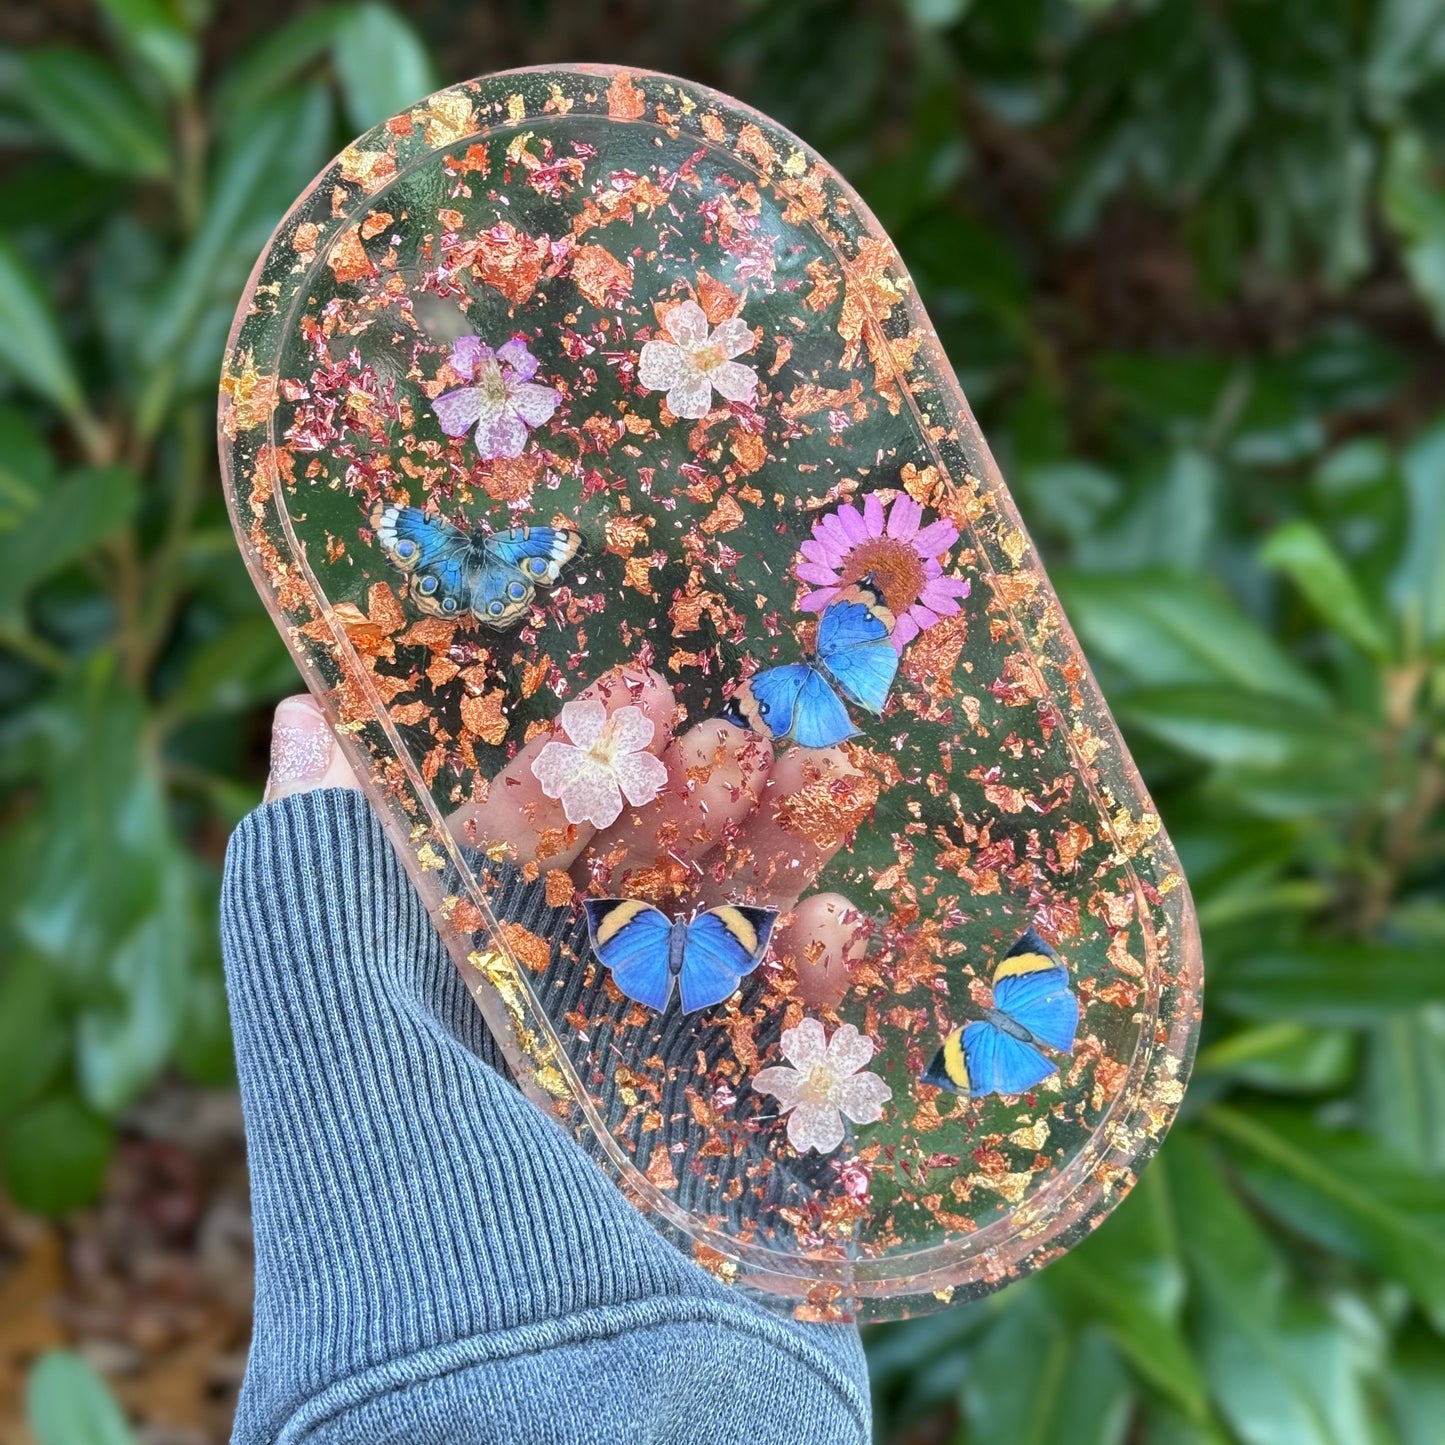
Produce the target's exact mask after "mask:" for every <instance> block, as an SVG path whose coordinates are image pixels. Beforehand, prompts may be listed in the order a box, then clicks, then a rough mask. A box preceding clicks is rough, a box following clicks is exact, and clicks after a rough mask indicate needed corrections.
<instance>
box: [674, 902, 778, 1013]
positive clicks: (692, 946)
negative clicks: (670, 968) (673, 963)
mask: <svg viewBox="0 0 1445 1445" xmlns="http://www.w3.org/2000/svg"><path fill="white" fill-rule="evenodd" d="M777 921H778V913H777V910H776V909H775V908H749V907H746V906H745V905H743V904H741V903H733V904H726V905H724V906H723V907H721V908H710V909H708V910H707V912H706V913H699V914H698V915H697V917H696V918H694V919H693V920H692V922H691V923H690V924H689V925H688V929H687V945H686V947H685V948H684V950H683V955H682V972H681V974H680V975H679V977H678V983H679V985H680V986H681V991H682V1011H683V1013H685V1014H690V1013H696V1012H697V1010H698V1009H701V1008H711V1007H712V1006H713V1004H718V1003H721V1002H722V1001H723V1000H724V999H725V998H730V997H731V996H732V994H733V993H734V992H735V990H736V989H737V986H738V984H739V983H740V982H741V981H742V978H743V976H744V975H745V974H749V973H751V972H752V971H753V970H754V969H755V968H756V967H757V966H758V963H759V962H760V961H761V959H762V956H763V954H765V953H766V952H767V951H768V939H769V938H770V937H771V936H772V932H773V925H774V924H775V923H776V922H777Z"/></svg>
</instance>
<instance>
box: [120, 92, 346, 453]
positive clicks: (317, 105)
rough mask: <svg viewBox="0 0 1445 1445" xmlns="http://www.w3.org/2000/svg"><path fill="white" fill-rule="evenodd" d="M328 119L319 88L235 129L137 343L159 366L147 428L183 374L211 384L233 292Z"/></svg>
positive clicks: (145, 406)
mask: <svg viewBox="0 0 1445 1445" xmlns="http://www.w3.org/2000/svg"><path fill="white" fill-rule="evenodd" d="M330 126H331V108H330V102H329V101H328V99H327V96H326V94H325V92H324V91H322V90H320V89H315V90H312V91H310V92H308V93H306V94H304V95H300V96H290V97H286V98H285V99H283V100H277V101H273V102H270V103H269V104H268V105H267V106H266V107H265V108H264V109H263V110H261V111H260V112H259V113H258V114H255V115H251V116H248V117H246V119H245V120H244V121H243V122H240V123H238V124H237V125H236V126H235V127H234V128H233V129H234V134H233V136H232V138H231V140H230V142H229V143H228V145H227V146H225V147H224V148H223V152H222V155H221V157H220V159H219V160H218V162H217V165H216V172H215V177H214V181H213V183H212V186H211V190H210V194H209V195H208V197H207V200H206V208H205V215H204V218H203V219H202V222H201V225H200V228H199V230H198V231H197V232H196V234H195V236H194V237H192V239H191V242H190V244H189V246H187V248H186V250H185V252H184V253H183V254H182V256H181V258H180V260H179V262H178V263H177V265H176V269H175V272H174V274H173V276H172V277H171V278H170V279H169V281H168V282H167V283H166V285H165V286H164V287H163V289H162V294H163V296H164V298H165V299H164V302H163V304H162V305H160V306H159V307H158V308H157V310H156V312H155V314H154V316H153V318H152V321H151V325H150V327H149V329H148V330H147V332H146V333H145V335H144V336H143V337H142V338H141V340H140V345H139V350H140V354H141V356H142V357H143V358H144V360H145V363H146V365H147V366H148V367H149V368H151V371H152V376H151V381H150V384H149V387H148V389H147V391H146V393H145V394H144V395H143V396H142V398H141V400H140V402H139V403H138V411H139V414H140V423H141V425H142V426H144V427H145V428H147V429H151V430H153V429H154V428H156V427H158V426H159V424H160V422H161V420H162V419H163V418H164V415H165V412H166V409H167V407H168V406H169V401H170V396H171V394H172V392H173V391H174V389H175V387H176V385H177V377H178V374H179V373H181V372H184V373H185V374H186V375H187V377H188V378H194V379H196V380H197V381H199V380H200V379H201V378H202V377H204V381H205V385H206V386H207V387H208V388H214V386H215V378H216V376H217V375H219V373H220V369H221V351H222V347H223V344H224V341H225V334H226V329H227V327H228V326H229V324H230V317H231V313H232V312H233V311H234V308H235V298H236V296H237V295H238V294H239V292H240V290H241V289H242V287H243V286H244V284H245V280H246V276H247V275H248V274H249V272H250V269H251V266H252V265H253V264H254V262H255V258H256V253H257V252H258V251H259V250H260V249H261V248H262V247H263V246H264V245H265V243H266V239H267V237H268V236H269V235H270V233H271V230H272V229H273V228H274V227H275V225H276V223H277V222H278V221H279V220H280V219H281V217H282V215H283V214H284V213H285V211H286V208H287V206H289V205H290V203H291V202H292V200H293V199H294V198H295V196H296V194H297V192H298V191H300V190H301V189H302V188H303V187H304V186H305V185H306V183H307V182H308V181H309V180H311V178H312V177H313V176H314V175H315V173H316V170H317V169H318V168H319V166H320V164H321V161H322V160H323V159H324V155H325V147H326V142H327V138H328V136H329V132H330ZM212 319H214V325H212V324H211V321H212ZM197 346H201V347H202V348H203V353H204V355H203V356H201V357H197V356H195V355H193V351H194V349H195V348H196V347H197Z"/></svg>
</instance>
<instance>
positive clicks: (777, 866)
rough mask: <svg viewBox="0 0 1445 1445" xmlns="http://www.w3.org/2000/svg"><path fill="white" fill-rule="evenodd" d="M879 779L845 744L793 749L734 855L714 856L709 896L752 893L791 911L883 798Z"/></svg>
mask: <svg viewBox="0 0 1445 1445" xmlns="http://www.w3.org/2000/svg"><path fill="white" fill-rule="evenodd" d="M871 783H872V780H871V779H870V778H869V777H868V775H867V774H866V773H864V772H862V771H861V770H860V769H859V768H856V767H854V765H853V764H852V763H851V762H849V761H848V756H847V754H846V753H845V752H844V751H843V750H842V749H841V748H790V749H789V750H788V751H787V752H785V753H783V754H782V756H780V757H779V758H777V759H776V760H775V761H774V763H773V768H772V773H771V776H770V777H769V779H768V788H767V791H766V793H765V794H764V796H763V800H762V802H761V804H759V806H758V807H757V809H756V810H755V811H754V812H753V815H752V816H751V818H749V819H748V821H747V822H746V823H745V824H744V825H743V827H742V828H741V829H740V830H739V833H738V836H737V838H736V840H734V841H731V842H730V843H729V845H728V849H727V856H726V857H725V858H724V859H716V860H710V865H709V867H708V870H707V871H708V875H709V876H708V878H707V880H706V882H705V883H704V885H703V889H702V892H703V896H704V898H705V899H706V900H707V901H709V902H717V901H720V900H722V899H724V898H740V897H745V898H747V899H748V900H749V901H751V902H753V903H758V904H761V905H763V906H765V907H770V908H777V909H779V910H780V911H782V912H786V911H787V910H788V909H789V908H791V907H792V906H793V904H794V903H796V902H797V900H798V899H799V898H800V897H801V896H802V895H803V894H804V893H806V892H807V890H808V889H809V888H811V887H812V885H813V880H814V879H816V878H817V876H818V874H819V873H821V872H822V871H823V869H824V868H825V867H826V866H827V864H828V862H829V860H830V859H831V858H832V857H833V855H834V854H835V853H836V852H837V851H838V850H839V848H841V847H842V846H843V844H844V843H845V842H846V841H847V839H848V838H849V837H850V836H851V835H852V832H853V830H854V829H855V828H856V827H857V826H858V824H859V822H861V821H862V819H863V818H864V817H865V816H866V814H867V812H868V810H869V808H871V807H872V805H873V803H874V802H875V801H876V800H877V789H876V788H875V787H873V786H871ZM719 864H721V865H722V866H719Z"/></svg>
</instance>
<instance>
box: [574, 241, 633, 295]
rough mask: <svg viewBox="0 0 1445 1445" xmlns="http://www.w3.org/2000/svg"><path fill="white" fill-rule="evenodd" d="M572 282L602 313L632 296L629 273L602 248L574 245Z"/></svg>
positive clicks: (615, 258) (610, 253)
mask: <svg viewBox="0 0 1445 1445" xmlns="http://www.w3.org/2000/svg"><path fill="white" fill-rule="evenodd" d="M572 279H573V280H574V281H575V282H576V283H577V289H578V290H579V291H580V292H581V293H582V294H583V296H585V297H586V298H587V300H589V301H590V302H591V303H592V304H593V305H594V306H596V307H599V308H601V309H604V310H605V309H606V308H608V307H612V306H617V305H619V304H620V303H621V302H623V301H625V300H626V299H627V298H628V297H629V296H630V295H631V294H632V272H631V271H630V270H629V269H628V268H627V267H626V266H625V265H624V264H623V263H622V262H621V261H619V260H618V259H617V257H616V256H614V255H613V254H612V252H611V251H609V250H608V249H607V248H606V246H578V247H577V249H576V250H575V251H573V252H572Z"/></svg>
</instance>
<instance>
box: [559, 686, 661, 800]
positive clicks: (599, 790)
mask: <svg viewBox="0 0 1445 1445" xmlns="http://www.w3.org/2000/svg"><path fill="white" fill-rule="evenodd" d="M559 720H560V722H561V724H562V731H563V732H564V733H565V734H566V735H567V737H568V738H569V739H570V741H568V742H565V743H564V742H550V743H548V744H547V746H546V747H544V748H543V749H542V751H541V752H540V753H538V754H537V757H536V759H535V761H534V762H533V763H532V773H533V776H534V777H535V778H536V779H537V781H538V782H540V783H541V784H542V791H543V792H544V793H545V794H546V795H547V796H548V797H549V798H559V799H561V802H562V811H563V812H564V813H566V815H567V821H568V822H569V823H591V824H592V826H593V827H594V828H607V827H610V826H611V825H612V824H613V823H615V822H616V821H617V817H618V814H620V813H621V812H622V799H623V797H624V795H625V796H626V798H627V801H628V802H629V803H631V804H632V805H633V807H635V808H636V807H641V806H642V805H643V804H644V803H650V802H651V801H652V800H653V799H654V798H655V797H656V796H657V795H658V793H660V792H661V791H662V787H663V784H664V783H666V782H667V769H666V768H665V767H663V765H662V762H661V760H660V759H658V758H657V757H655V756H654V755H653V754H652V753H650V752H648V751H647V745H648V743H650V742H651V741H652V735H653V732H654V731H655V729H654V727H653V722H652V719H651V718H650V717H648V715H647V714H646V713H645V712H643V710H642V709H641V708H640V707H633V706H628V707H620V708H618V709H617V711H616V712H615V713H612V714H611V715H610V716H609V715H608V712H607V709H606V708H605V707H604V706H603V705H602V704H601V703H600V702H594V701H592V700H590V699H579V700H578V701H576V702H569V703H567V704H566V705H565V706H564V707H563V708H562V713H561V717H560V719H559Z"/></svg>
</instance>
